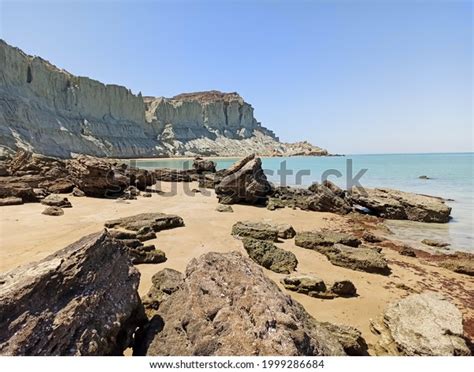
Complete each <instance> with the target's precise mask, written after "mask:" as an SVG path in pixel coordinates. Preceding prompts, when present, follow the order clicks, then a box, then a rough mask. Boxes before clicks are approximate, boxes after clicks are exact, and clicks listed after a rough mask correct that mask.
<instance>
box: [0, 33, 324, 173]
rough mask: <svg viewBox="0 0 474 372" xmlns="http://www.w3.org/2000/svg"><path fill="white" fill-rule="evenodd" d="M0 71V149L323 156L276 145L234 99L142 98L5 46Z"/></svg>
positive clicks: (303, 147)
mask: <svg viewBox="0 0 474 372" xmlns="http://www.w3.org/2000/svg"><path fill="white" fill-rule="evenodd" d="M0 65H1V66H2V71H1V73H0V146H4V147H6V148H8V149H12V150H16V149H19V148H21V149H28V150H30V151H33V152H36V153H40V154H45V155H50V156H57V157H63V158H68V157H71V156H72V154H74V153H76V154H87V155H93V156H98V157H116V158H134V157H157V156H179V155H186V156H193V155H199V154H201V155H207V156H209V155H220V156H241V155H242V154H250V153H254V152H256V153H258V154H261V155H269V156H270V155H290V156H291V155H300V154H301V155H327V151H326V150H323V149H321V148H319V147H316V146H312V145H311V144H309V143H304V142H303V143H297V144H286V143H281V142H279V140H278V138H277V137H276V136H275V135H274V134H273V132H272V131H270V130H268V129H266V128H264V127H263V126H262V125H261V124H260V123H259V122H257V120H256V119H255V118H254V115H253V108H252V106H251V105H250V104H248V103H247V102H245V101H244V100H243V99H242V97H240V96H239V95H238V94H237V93H221V92H217V91H209V92H198V93H188V94H181V95H178V96H175V97H173V98H163V97H159V98H155V97H142V95H141V94H138V95H135V94H133V93H132V92H131V91H130V90H129V89H127V88H125V87H122V86H118V85H108V84H102V83H100V82H98V81H96V80H92V79H89V78H87V77H79V76H74V75H72V74H70V73H69V72H67V71H64V70H62V69H59V68H57V67H56V66H54V65H52V64H51V63H49V62H48V61H45V60H44V59H42V58H40V57H32V56H29V55H27V54H25V53H23V52H22V51H21V50H20V49H18V48H14V47H12V46H10V45H8V44H7V43H5V42H4V41H3V40H0ZM0 168H1V167H0ZM2 172H3V171H2Z"/></svg>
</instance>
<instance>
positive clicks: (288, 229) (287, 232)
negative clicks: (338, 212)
mask: <svg viewBox="0 0 474 372" xmlns="http://www.w3.org/2000/svg"><path fill="white" fill-rule="evenodd" d="M275 227H276V228H277V231H278V237H279V238H282V239H291V238H294V236H295V235H296V231H295V229H294V228H293V226H291V225H289V224H287V223H283V224H279V225H275Z"/></svg>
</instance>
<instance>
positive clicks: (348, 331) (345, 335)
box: [322, 322, 369, 356]
mask: <svg viewBox="0 0 474 372" xmlns="http://www.w3.org/2000/svg"><path fill="white" fill-rule="evenodd" d="M322 324H323V325H324V327H325V328H326V329H327V330H329V332H331V334H332V335H333V336H334V337H336V338H337V339H338V341H339V342H340V343H341V345H342V347H343V348H344V351H345V352H346V353H347V355H351V356H363V355H369V354H368V352H367V349H368V346H367V343H366V341H365V340H364V338H363V337H362V334H361V333H360V331H359V330H358V329H356V328H354V327H350V326H346V325H339V324H337V325H336V324H332V323H328V322H324V323H322Z"/></svg>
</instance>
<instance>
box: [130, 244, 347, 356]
mask: <svg viewBox="0 0 474 372" xmlns="http://www.w3.org/2000/svg"><path fill="white" fill-rule="evenodd" d="M167 287H170V288H173V289H174V291H173V292H172V293H171V294H170V295H169V296H167V298H165V299H164V300H163V301H162V302H160V303H159V306H158V309H157V310H156V313H155V314H156V315H155V316H154V318H153V319H152V321H151V323H150V324H149V326H148V327H147V328H146V329H145V330H144V332H143V333H142V335H141V338H140V339H139V341H138V343H137V347H136V348H135V353H136V354H146V355H180V356H183V355H210V356H212V355H286V356H297V355H308V356H311V355H344V354H345V352H344V347H343V345H342V344H341V342H340V341H339V339H338V338H337V337H335V336H333V334H332V333H331V332H329V331H328V330H327V328H326V327H324V326H323V325H321V323H319V322H317V321H316V320H315V319H313V318H312V317H311V316H310V315H309V314H308V313H307V312H306V311H305V310H304V308H303V307H302V306H301V305H300V304H299V303H297V302H296V301H294V300H293V299H291V298H290V297H289V296H287V295H285V294H283V293H282V292H281V291H280V289H279V288H278V287H277V285H276V284H275V283H274V282H272V281H271V280H270V279H268V278H267V277H266V276H265V275H264V273H263V271H262V270H261V269H260V268H258V267H257V266H256V265H255V264H254V263H253V262H252V261H250V260H249V259H247V258H245V257H242V256H241V255H240V254H238V253H236V252H232V253H224V254H222V253H207V254H205V255H203V256H201V257H199V258H197V259H193V260H192V261H191V262H190V263H189V265H188V267H187V269H186V274H185V277H184V280H182V282H181V283H180V284H178V285H177V284H172V285H169V284H168V285H167ZM176 288H177V289H176ZM158 293H160V291H159V290H158Z"/></svg>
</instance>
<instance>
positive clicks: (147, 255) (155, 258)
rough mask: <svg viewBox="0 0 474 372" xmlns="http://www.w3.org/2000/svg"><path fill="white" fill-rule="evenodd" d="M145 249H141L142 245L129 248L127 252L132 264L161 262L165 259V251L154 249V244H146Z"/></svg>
mask: <svg viewBox="0 0 474 372" xmlns="http://www.w3.org/2000/svg"><path fill="white" fill-rule="evenodd" d="M147 247H148V248H146V249H141V248H142V247H137V248H135V249H129V250H128V254H129V255H130V259H131V260H132V263H133V264H134V265H137V264H144V263H148V264H155V263H162V262H165V261H166V255H165V252H163V251H161V250H159V249H155V247H154V246H147Z"/></svg>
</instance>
